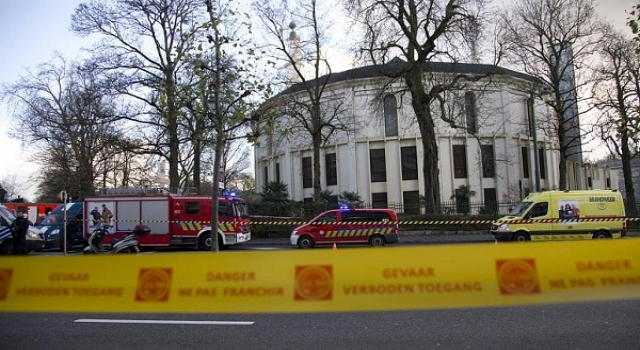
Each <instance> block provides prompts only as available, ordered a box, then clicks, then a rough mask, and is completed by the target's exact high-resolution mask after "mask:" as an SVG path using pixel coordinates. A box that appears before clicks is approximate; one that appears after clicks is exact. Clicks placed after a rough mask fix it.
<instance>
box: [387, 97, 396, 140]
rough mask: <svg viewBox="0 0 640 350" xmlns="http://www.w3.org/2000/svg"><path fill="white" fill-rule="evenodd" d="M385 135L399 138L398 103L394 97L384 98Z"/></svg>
mask: <svg viewBox="0 0 640 350" xmlns="http://www.w3.org/2000/svg"><path fill="white" fill-rule="evenodd" d="M384 135H385V136H398V102H397V101H396V97H395V96H394V95H387V96H385V97H384Z"/></svg>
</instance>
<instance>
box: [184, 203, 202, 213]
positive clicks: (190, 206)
mask: <svg viewBox="0 0 640 350" xmlns="http://www.w3.org/2000/svg"><path fill="white" fill-rule="evenodd" d="M184 213H185V214H200V202H184Z"/></svg>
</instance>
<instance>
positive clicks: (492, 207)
mask: <svg viewBox="0 0 640 350" xmlns="http://www.w3.org/2000/svg"><path fill="white" fill-rule="evenodd" d="M484 209H485V211H486V213H487V214H494V213H495V212H496V210H497V209H498V197H497V194H496V189H495V188H485V189H484Z"/></svg>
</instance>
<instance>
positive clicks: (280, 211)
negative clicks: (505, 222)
mask: <svg viewBox="0 0 640 350" xmlns="http://www.w3.org/2000/svg"><path fill="white" fill-rule="evenodd" d="M518 204H519V202H517V201H510V202H495V203H482V202H466V203H465V202H464V201H446V202H442V203H441V206H440V208H441V210H440V212H439V213H436V214H433V213H431V214H427V210H426V207H425V206H424V204H422V203H411V204H403V203H387V204H386V205H381V204H378V203H376V204H375V205H374V204H372V203H359V204H358V205H356V207H358V208H389V209H393V210H395V211H396V212H398V213H399V214H402V215H403V216H429V217H448V218H451V217H455V218H464V217H471V216H474V217H477V216H481V217H483V218H497V217H500V216H503V215H506V214H508V213H509V212H510V211H511V210H512V209H513V208H515V207H517V206H518ZM336 208H337V205H335V204H331V203H323V204H319V203H299V202H283V203H267V202H259V203H250V204H249V212H250V213H251V215H252V216H263V217H282V218H299V219H302V220H305V221H306V220H310V219H312V218H314V217H315V216H317V215H318V214H320V213H322V212H324V211H326V210H330V209H336Z"/></svg>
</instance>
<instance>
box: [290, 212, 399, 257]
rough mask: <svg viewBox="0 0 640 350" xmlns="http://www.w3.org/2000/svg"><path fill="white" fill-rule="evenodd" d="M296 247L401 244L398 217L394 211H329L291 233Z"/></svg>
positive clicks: (291, 239) (292, 241) (292, 242)
mask: <svg viewBox="0 0 640 350" xmlns="http://www.w3.org/2000/svg"><path fill="white" fill-rule="evenodd" d="M290 241H291V244H292V245H297V246H299V247H300V248H311V247H313V246H315V245H322V244H353V243H360V244H361V243H368V244H370V245H372V246H374V247H381V246H383V245H385V244H387V243H396V242H398V214H397V213H396V212H395V211H394V210H392V209H350V208H342V209H336V210H328V211H325V212H324V213H322V214H320V215H318V216H316V217H315V218H314V219H312V220H311V221H310V222H309V223H307V224H304V225H302V226H299V227H297V228H296V229H294V230H293V231H292V232H291V237H290Z"/></svg>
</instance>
